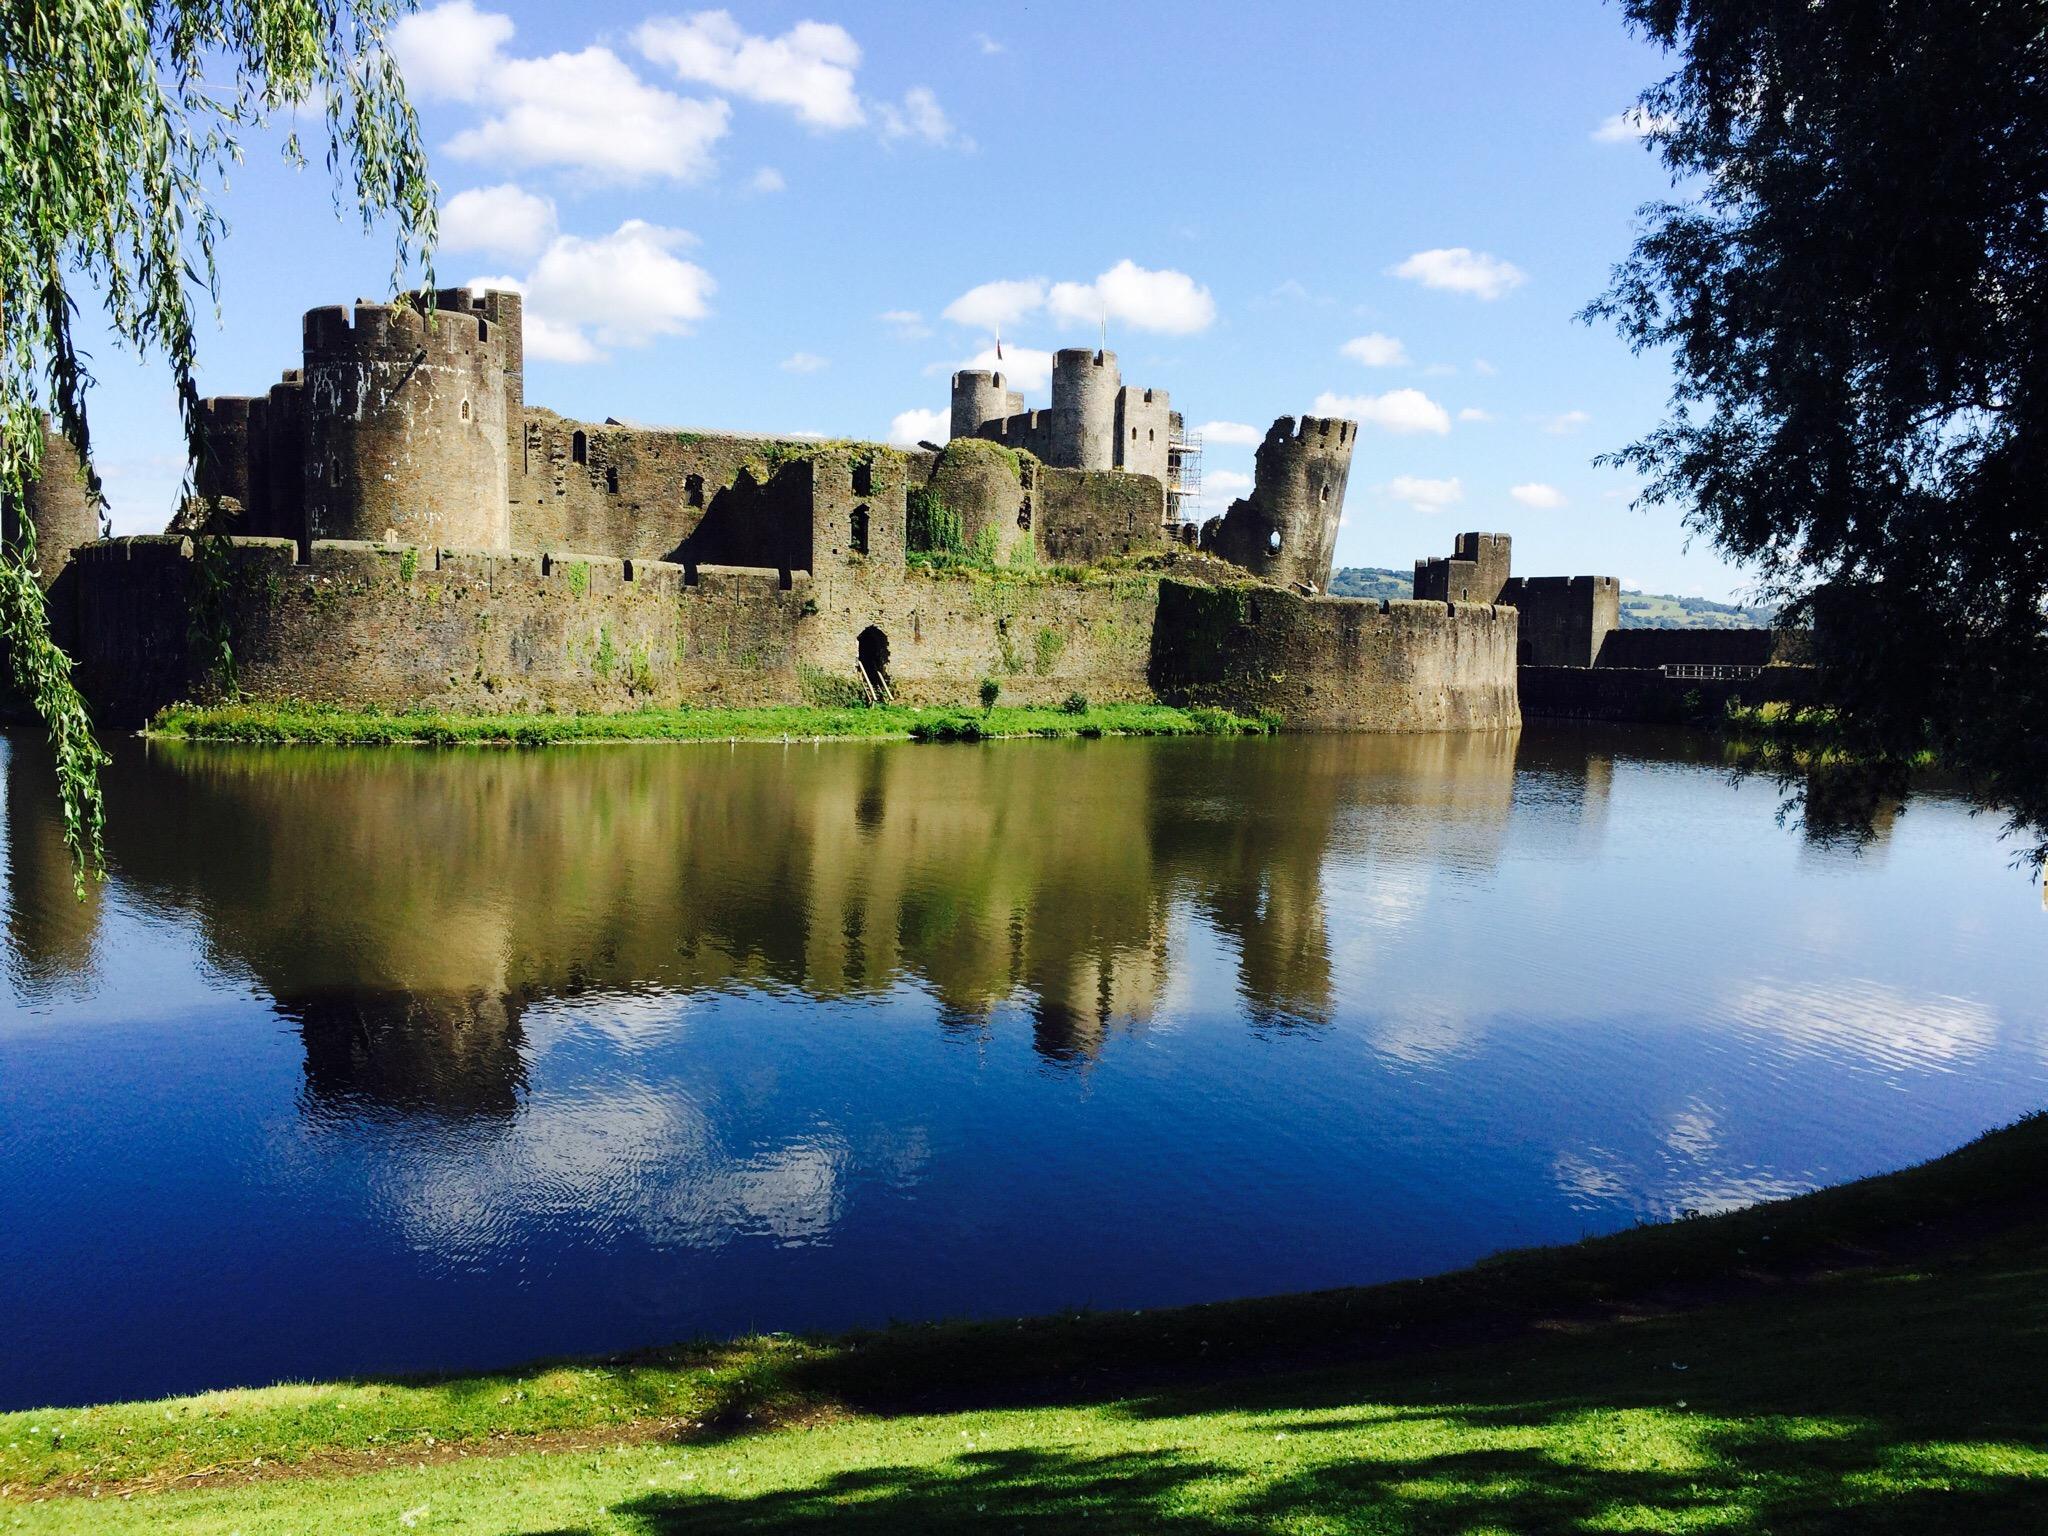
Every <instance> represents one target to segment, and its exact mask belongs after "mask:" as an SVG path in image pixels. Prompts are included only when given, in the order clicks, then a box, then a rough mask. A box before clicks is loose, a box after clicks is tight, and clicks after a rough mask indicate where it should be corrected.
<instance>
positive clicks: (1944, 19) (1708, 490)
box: [1587, 0, 2048, 858]
mask: <svg viewBox="0 0 2048 1536" xmlns="http://www.w3.org/2000/svg"><path fill="white" fill-rule="evenodd" d="M1622 10H1623V12H1624V13H1625V15H1626V18H1627V22H1628V24H1629V25H1630V26H1631V27H1632V28H1634V29H1635V30H1637V31H1638V32H1639V33H1641V34H1643V35H1645V36H1647V37H1649V38H1650V39H1652V40H1653V41H1654V42H1656V43H1658V44H1661V45H1662V46H1663V47H1664V48H1666V49H1667V50H1670V51H1671V52H1672V53H1673V54H1674V55H1675V56H1676V59H1677V65H1678V67H1677V68H1676V70H1675V71H1674V72H1673V73H1672V74H1671V75H1670V76H1669V77H1668V78H1667V79H1665V80H1663V81H1662V82H1661V83H1659V84H1658V85H1656V86H1654V87H1653V88H1652V89H1650V90H1649V91H1647V92H1645V93H1644V95H1643V97H1642V98H1641V101H1640V103H1639V105H1638V108H1637V111H1638V112H1639V113H1640V118H1639V119H1638V122H1639V126H1640V127H1641V128H1642V129H1643V130H1644V131H1645V133H1646V136H1647V137H1648V138H1649V139H1650V141H1651V143H1652V144H1653V146H1654V148H1655V149H1656V151H1657V152H1658V153H1660V154H1661V155H1662V157H1663V159H1664V162H1665V163H1666V165H1667V166H1668V168H1669V169H1670V171H1671V172H1672V173H1673V177H1674V188H1675V193H1674V196H1673V197H1672V198H1671V199H1670V200H1669V201H1666V202H1664V203H1662V204H1659V205H1657V206H1655V207H1653V208H1650V209H1648V210H1646V211H1645V213H1646V227H1645V229H1644V231H1643V233H1642V235H1641V237H1640V239H1639V240H1638V242H1637V244H1636V245H1635V247H1634V249H1633V251H1632V252H1631V254H1630V255H1629V256H1628V258H1627V259H1626V260H1625V261H1624V262H1622V264H1621V265H1620V266H1619V267H1617V269H1616V271H1615V274H1614V279H1613V283H1612V285H1611V287H1610V288H1609V289H1608V291H1607V292H1606V293H1605V294H1604V295H1603V296H1602V297H1600V298H1599V299H1598V300H1596V301H1595V302H1594V303H1593V304H1592V305H1591V306H1590V307H1589V309H1588V311H1587V313H1588V315H1589V316H1592V317H1599V318H1605V319H1609V320H1611V321H1613V322H1614V323H1615V324H1616V325H1617V326H1618V327H1619V328H1620V330H1621V333H1622V334H1623V335H1624V336H1625V337H1626V338H1627V339H1628V340H1629V341H1630V342H1631V343H1632V344H1633V345H1634V346H1635V347H1636V348H1637V349H1638V350H1642V349H1669V351H1670V353H1671V356H1672V358H1673V362H1674V365H1675V380H1676V382H1675V384H1674V387H1673V392H1672V399H1671V407H1670V411H1669V413H1668V415H1667V417H1666V419H1665V420H1664V421H1663V422H1662V423H1661V424H1660V425H1659V426H1658V427H1657V428H1656V429H1655V430H1653V431H1652V432H1650V433H1649V434H1648V435H1647V436H1645V437H1643V438H1642V439H1641V440H1640V441H1638V442H1635V443H1633V444H1631V445H1629V446H1628V447H1627V448H1626V449H1624V450H1622V451H1621V452H1620V453H1618V454H1615V455H1613V456H1612V457H1611V460H1610V462H1615V463H1619V464H1622V465H1624V466H1627V467H1631V468H1633V469H1635V470H1637V471H1639V472H1641V473H1642V474H1643V475H1644V477H1645V479H1646V489H1645V493H1644V495H1645V499H1646V500H1647V501H1648V502H1649V503H1652V504H1661V503H1670V504H1676V505H1679V506H1682V507H1684V508H1685V509H1686V512H1687V516H1688V519H1689V521H1690V522H1691V524H1692V526H1694V527H1695V528H1696V529H1698V530H1700V531H1702V532H1704V533H1705V534H1707V535H1709V536H1710V537H1711V539H1712V540H1713V542H1714V543H1715V544H1716V545H1717V546H1718V547H1719V548H1720V549H1721V550H1722V551H1724V552H1725V553H1727V554H1728V555H1730V556H1732V557H1733V558H1735V559H1736V560H1738V561H1740V562H1743V563H1745V564H1746V565H1748V566H1749V567H1750V568H1751V569H1752V570H1754V571H1756V572H1757V573H1758V575H1759V576H1760V578H1761V580H1762V583H1763V586H1764V588H1765V592H1766V595H1767V596H1768V597H1770V598H1772V599H1775V600H1777V601H1779V602H1781V603H1785V604H1788V605H1791V611H1792V612H1793V613H1794V614H1795V615H1796V614H1799V613H1805V614H1808V615H1810V616H1811V617H1812V619H1813V620H1814V623H1815V626H1816V637H1815V638H1816V647H1817V651H1818V655H1819V659H1820V660H1821V661H1822V662H1823V663H1824V664H1825V665H1828V666H1829V667H1830V668H1831V669H1832V672H1833V677H1832V680H1831V683H1832V686H1833V687H1834V689H1835V690H1836V693H1837V695H1838V698H1839V702H1840V704H1841V706H1842V708H1843V712H1844V716H1845V720H1846V723H1847V726H1848V728H1849V729H1850V730H1851V731H1852V732H1853V733H1854V739H1855V740H1856V741H1857V743H1858V746H1859V750H1861V751H1862V752H1863V753H1864V754H1865V755H1866V756H1868V757H1869V758H1871V759H1872V760H1875V761H1902V760H1903V759H1904V758H1905V757H1907V756H1910V754H1911V753H1912V752H1913V751H1915V750H1917V749H1921V748H1925V747H1929V746H1932V747H1934V748H1935V749H1936V750H1937V751H1938V752H1939V754H1940V755H1941V757H1942V758H1943V759H1944V760H1945V761H1946V762H1947V763H1949V764H1950V765H1952V766H1953V767H1955V768H1958V769H1960V770H1962V771H1964V772H1966V773H1967V774H1969V775H1970V776H1971V777H1972V778H1973V779H1974V780H1975V781H1976V783H1977V784H1978V786H1979V787H1980V788H1981V789H1982V790H1983V791H1984V792H1985V793H1986V794H1987V795H1988V796H1989V797H1990V798H1992V799H1993V800H1995V801H1996V802H1997V803H1999V804H2001V805H2003V806H2005V807H2007V808H2009V809H2010V810H2011V812H2012V813H2013V815H2014V819H2015V821H2016V823H2019V824H2022V825H2024V826H2027V827H2029V828H2031V829H2033V830H2034V831H2035V832H2036V834H2037V836H2038V834H2040V832H2041V829H2042V828H2043V827H2044V826H2048V729H2044V727H2043V725H2042V721H2043V706H2044V703H2048V699H2044V693H2048V625H2044V618H2043V616H2044V600H2048V503H2044V498H2048V0H1885V3H1883V4H1871V3H1869V0H1622ZM2036 857H2037V858H2038V857H2039V853H2038V851H2037V854H2036Z"/></svg>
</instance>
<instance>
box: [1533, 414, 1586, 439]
mask: <svg viewBox="0 0 2048 1536" xmlns="http://www.w3.org/2000/svg"><path fill="white" fill-rule="evenodd" d="M1536 420H1537V421H1538V422H1540V423H1541V424H1542V427H1543V430H1544V431H1546V432H1548V433H1549V434H1550V435H1551V436H1552V437H1569V436H1571V434H1572V433H1574V432H1576V431H1578V430H1579V429H1580V428H1581V427H1585V426H1589V425H1591V424H1592V420H1593V418H1592V417H1591V416H1590V415H1588V414H1587V413H1586V412H1584V411H1562V412H1560V413H1559V414H1557V415H1555V416H1539V417H1537V418H1536Z"/></svg>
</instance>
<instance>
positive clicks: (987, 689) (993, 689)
mask: <svg viewBox="0 0 2048 1536" xmlns="http://www.w3.org/2000/svg"><path fill="white" fill-rule="evenodd" d="M1002 696H1003V685H1002V684H1001V683H999V682H997V681H996V680H995V679H994V678H992V677H984V678H983V679H982V680H981V707H982V708H983V709H994V708H995V707H996V700H997V699H999V698H1001V697H1002Z"/></svg>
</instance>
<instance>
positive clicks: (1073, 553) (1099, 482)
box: [1038, 466, 1166, 565]
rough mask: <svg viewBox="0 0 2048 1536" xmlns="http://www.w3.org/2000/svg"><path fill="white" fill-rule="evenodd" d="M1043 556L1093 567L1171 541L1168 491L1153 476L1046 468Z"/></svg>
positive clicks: (1041, 491)
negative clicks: (1167, 534) (1168, 529)
mask: <svg viewBox="0 0 2048 1536" xmlns="http://www.w3.org/2000/svg"><path fill="white" fill-rule="evenodd" d="M1038 483H1039V510H1038V525H1039V545H1038V547H1039V553H1040V554H1041V555H1042V556H1043V557H1044V558H1045V559H1046V560H1047V561H1049V562H1050V563H1052V564H1054V565H1093V564H1095V563H1096V562H1097V561H1100V560H1105V559H1107V558H1108V557H1109V556H1111V555H1129V554H1142V553H1144V552H1145V551H1146V550H1151V549H1160V548H1163V547H1164V546H1165V543H1166V487H1165V486H1164V485H1163V484H1162V483H1161V482H1159V481H1157V480H1155V479H1153V478H1152V477H1151V476H1150V475H1132V474H1126V473H1124V472H1123V471H1121V470H1112V471H1110V472H1108V473H1095V472H1091V471H1086V470H1077V469H1053V468H1051V467H1049V466H1047V467H1042V468H1041V469H1040V470H1039V474H1038Z"/></svg>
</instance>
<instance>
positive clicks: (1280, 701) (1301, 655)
mask: <svg viewBox="0 0 2048 1536" xmlns="http://www.w3.org/2000/svg"><path fill="white" fill-rule="evenodd" d="M522 343H523V327H522V308H521V300H520V296H519V295H518V294H516V293H507V292H497V291H488V292H473V291H471V290H469V289H460V288H457V289H444V290H440V291H437V292H432V293H424V294H418V295H414V296H412V297H411V298H410V299H409V300H408V301H406V302H401V303H395V304H376V303H367V302H361V303H358V304H356V305H355V306H354V307H353V309H344V308H340V307H330V308H322V309H315V310H312V311H310V312H309V313H308V314H307V315H306V317H305V321H304V328H303V336H302V350H301V357H300V364H299V366H298V367H295V368H292V369H289V370H287V371H286V372H284V374H283V375H282V377H281V378H280V380H279V382H278V383H276V384H275V385H273V386H271V388H270V389H269V390H268V391H267V392H266V393H265V394H262V395H257V396H247V397H227V398H219V399H212V400H208V401H206V402H204V403H203V407H202V409H203V421H204V431H203V452H202V454H201V456H200V461H199V463H198V464H197V465H196V466H195V471H194V483H195V487H196V489H197V492H198V497H197V499H196V502H195V506H194V508H193V509H191V512H192V515H191V516H188V517H184V518H182V519H181V521H180V523H178V524H176V525H174V527H173V529H172V530H171V531H170V532H169V533H167V534H165V535H160V536H155V537H142V538H121V539H110V540H101V539H99V538H98V537H97V534H98V529H97V527H96V526H95V527H92V528H90V529H88V528H85V527H83V526H77V527H74V526H72V524H73V523H74V522H76V518H73V517H71V512H72V511H74V510H75V508H73V507H72V503H73V502H77V503H79V504H81V505H84V506H85V507H86V508H87V509H88V511H89V510H90V499H89V498H87V497H85V496H84V494H83V492H82V491H81V490H79V489H78V487H77V486H76V484H75V478H76V477H75V473H74V471H73V468H72V467H71V466H64V465H61V464H60V465H59V466H58V469H57V471H56V473H55V474H54V475H53V474H49V473H46V474H45V476H44V487H49V489H45V488H44V487H39V488H38V491H37V493H36V495H34V496H32V497H31V498H30V503H29V506H28V508H27V510H28V512H29V513H30V515H31V516H33V517H35V518H36V519H37V528H38V530H39V533H42V532H43V530H44V527H45V521H46V520H47V522H48V532H47V534H45V535H44V536H43V537H42V540H41V543H42V549H43V556H44V567H45V570H46V571H48V572H49V573H50V575H51V579H52V580H53V581H64V582H68V583H69V585H70V586H71V587H72V588H75V590H71V591H68V592H66V593H63V594H61V595H62V597H63V609H64V611H63V613H62V615H61V617H62V620H63V624H64V627H65V630H66V632H67V634H68V636H69V637H70V640H71V645H72V649H73V652H74V655H75V656H76V658H77V660H78V664H79V674H78V675H79V678H80V682H81V686H82V687H83V688H84V690H85V691H86V693H87V696H88V698H89V699H91V700H92V702H93V703H94V705H95V707H96V709H98V710H99V711H100V712H101V713H102V715H103V716H105V717H107V718H109V719H113V720H118V721H122V722H128V721H139V720H141V719H145V718H147V716H148V715H149V714H150V713H151V712H153V711H154V710H155V709H157V708H160V707H161V706H162V705H164V704H167V703H170V702H173V701H175V700H179V699H205V698H208V697H214V696H218V695H220V694H221V693H223V692H225V691H228V690H230V689H233V690H238V691H239V692H241V693H242V694H243V695H245V696H254V697H274V698H286V699H302V700H310V701H318V702H325V703H332V704H336V705H346V706H350V707H383V708H406V707H434V708H443V709H458V710H468V711H489V712H504V711H514V710H551V709H553V710H559V709H578V710H613V709H626V708H633V707H639V706H648V705H684V704H709V703H728V704H766V703H787V702H801V701H812V702H823V701H839V702H846V701H851V700H854V699H859V698H868V699H880V698H889V699H895V700H900V701H903V702H907V703H912V704H918V705H955V706H957V705H960V704H964V703H968V702H971V701H972V700H973V699H974V698H975V697H976V695H977V693H978V691H979V689H980V685H981V683H982V681H983V680H984V679H987V678H994V679H997V680H998V681H999V683H1000V685H1001V687H1002V690H1003V694H1004V697H1005V698H1009V699H1015V700H1018V701H1020V702H1055V701H1058V700H1060V699H1063V698H1065V697H1067V696H1068V695H1070V694H1072V693H1076V692H1079V693H1083V694H1085V695H1086V696H1087V697H1089V698H1090V699H1093V700H1096V701H1101V702H1110V701H1124V700H1143V699H1155V698H1157V699H1166V700H1169V701H1173V702H1187V703H1214V704H1218V705H1224V706H1229V707H1235V708H1240V709H1245V710H1266V711H1271V712H1273V713H1275V714H1278V715H1279V716H1281V717H1282V718H1284V719H1286V720H1289V721H1291V722H1293V723H1295V724H1297V725H1302V726H1310V727H1326V728H1355V729H1379V730H1435V729H1462V728H1475V727H1477V728H1485V727H1495V726H1503V725H1512V724H1514V723H1516V722H1517V720H1518V719H1519V712H1518V706H1517V699H1516V689H1515V662H1516V655H1517V634H1518V630H1517V619H1516V615H1515V611H1514V610H1513V609H1512V608H1509V607H1506V606H1503V605H1499V604H1495V603H1493V602H1491V601H1488V600H1483V599H1472V598H1464V597H1460V598H1455V599H1453V598H1451V597H1449V596H1448V594H1446V596H1444V597H1442V598H1439V599H1437V600H1434V601H1423V602H1414V603H1378V602H1359V601H1353V600H1348V599H1336V598H1330V597H1326V596H1323V595H1322V594H1323V593H1324V592H1325V591H1326V590H1327V588H1328V585H1329V579H1330V570H1331V564H1332V558H1333V554H1334V549H1335V541H1336V533H1337V528H1338V525H1339V521H1340V518H1341V514H1342V509H1343V503H1344V494H1345V486H1346V481H1347V479H1348V476H1349V472H1350V464H1351V458H1352V454H1353V452H1354V450H1355V448H1356V445H1357V431H1358V429H1357V426H1356V424H1355V423H1352V422H1349V421H1341V420H1334V419H1322V418H1313V417H1311V418H1303V419H1300V420H1296V419H1295V418H1291V417H1282V418H1280V419H1279V420H1277V421H1276V422H1275V423H1274V424H1273V427H1272V429H1271V430H1270V431H1269V432H1268V433H1267V434H1266V437H1265V440H1264V441H1263V442H1262V443H1261V444H1260V446H1259V448H1258V452H1257V465H1256V471H1257V472H1256V476H1255V481H1254V485H1253V487H1252V490H1251V492H1250V493H1249V494H1248V495H1247V496H1245V497H1244V498H1242V499H1240V500H1238V501H1236V502H1234V503H1233V504H1232V505H1231V506H1230V508H1229V509H1228V510H1227V511H1226V512H1224V513H1223V514H1222V515H1220V516H1217V517H1212V518H1210V519H1209V520H1208V521H1207V522H1206V523H1204V524H1203V525H1201V526H1200V527H1199V528H1196V527H1195V526H1193V525H1192V524H1190V523H1188V522H1186V521H1184V520H1183V519H1182V518H1181V517H1180V516H1179V512H1180V508H1179V506H1178V505H1177V493H1176V488H1177V487H1178V486H1180V485H1182V484H1184V480H1183V478H1182V475H1181V473H1180V470H1181V469H1182V467H1183V466H1181V465H1179V464H1177V463H1176V454H1177V452H1178V453H1183V454H1184V453H1185V451H1186V439H1185V437H1184V435H1183V434H1182V433H1181V432H1180V431H1179V423H1178V418H1177V417H1176V415H1175V413H1174V412H1173V411H1172V410H1171V408H1170V404H1169V400H1168V397H1167V395H1166V393H1165V391H1163V390H1148V389H1138V388H1135V387H1127V386H1125V385H1124V384H1123V382H1122V380H1121V376H1120V374H1119V371H1118V368H1117V361H1116V357H1115V354H1114V353H1111V352H1108V351H1106V350H1104V351H1085V350H1078V349H1077V350H1069V351H1062V352H1060V353H1058V354H1057V355H1056V356H1055V358H1054V363H1053V389H1052V405H1051V407H1050V408H1049V409H1047V410H1043V411H1025V410H1023V409H1022V400H1021V397H1020V396H1019V395H1018V394H1016V393H1015V392H1013V391H1011V390H1010V389H1009V388H1008V387H1007V384H1006V382H1005V380H1004V378H1003V376H1002V375H1001V374H1000V373H995V372H986V373H984V372H974V371H969V372H963V373H960V374H956V375H955V376H954V378H953V380H952V402H951V403H952V426H953V439H952V441H951V442H950V443H948V444H946V445H945V446H943V447H940V446H938V445H933V444H924V445H920V446H919V447H918V448H916V449H910V450H904V449H896V448H890V447H885V446H883V445H880V444H874V443H843V442H818V441H811V440H804V439H793V438H774V437H762V436H752V435H743V434H736V433H712V432H698V431H677V430H670V429H659V428H650V427H640V426H630V425H627V424H624V423H621V422H618V421H615V420H606V421H603V422H579V421H571V420H567V419H565V418H563V417H561V416H558V415H556V414H555V413H554V412H552V411H549V410H547V409H545V408H543V407H541V406H538V405H533V404H530V403H528V402H527V400H526V398H525V381H524V361H523V359H524V351H523V344H522ZM55 462H56V461H54V460H53V463H55ZM67 475H70V476H71V477H72V480H73V482H74V483H73V484H72V485H71V487H70V489H68V490H67V489H64V488H63V487H62V486H61V485H60V484H58V482H61V481H62V480H63V479H64V477H65V476H67ZM935 514H940V515H936V516H935ZM67 518H69V519H70V520H69V521H67ZM942 524H943V525H946V526H948V527H950V528H952V529H954V530H956V533H955V539H956V542H955V544H954V546H953V547H954V548H956V549H959V550H965V551H971V552H973V554H974V556H975V557H976V566H977V570H978V571H979V573H980V574H979V575H978V576H975V575H970V574H968V573H965V572H963V571H962V570H961V569H959V565H960V562H953V563H951V564H950V565H949V563H948V562H946V561H944V560H933V559H930V558H921V556H923V555H926V554H928V553H929V545H930V539H931V529H932V528H933V527H935V526H939V525H942ZM67 571H68V572H69V575H66V574H65V573H66V572H67ZM54 591H55V589H54V588H53V592H54ZM223 658H227V663H228V664H227V666H224V665H223ZM229 667H231V671H230V670H229V669H228V668H229Z"/></svg>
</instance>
